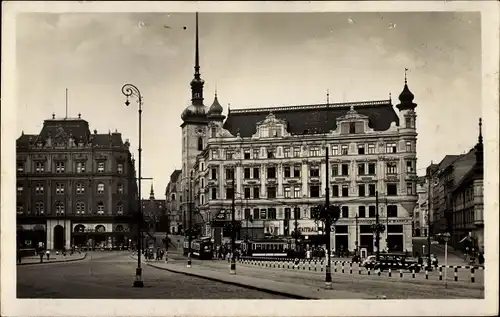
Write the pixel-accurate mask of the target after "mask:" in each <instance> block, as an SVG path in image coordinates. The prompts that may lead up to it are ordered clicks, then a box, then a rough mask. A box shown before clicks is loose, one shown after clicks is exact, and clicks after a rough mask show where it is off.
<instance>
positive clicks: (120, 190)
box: [116, 184, 123, 194]
mask: <svg viewBox="0 0 500 317" xmlns="http://www.w3.org/2000/svg"><path fill="white" fill-rule="evenodd" d="M116 190H117V192H118V194H123V184H118V185H117V186H116Z"/></svg>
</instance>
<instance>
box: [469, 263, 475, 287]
mask: <svg viewBox="0 0 500 317" xmlns="http://www.w3.org/2000/svg"><path fill="white" fill-rule="evenodd" d="M475 281H476V279H475V278H474V267H471V268H470V282H471V283H474V282H475Z"/></svg>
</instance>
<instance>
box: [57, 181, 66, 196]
mask: <svg viewBox="0 0 500 317" xmlns="http://www.w3.org/2000/svg"><path fill="white" fill-rule="evenodd" d="M56 195H64V184H63V183H56Z"/></svg>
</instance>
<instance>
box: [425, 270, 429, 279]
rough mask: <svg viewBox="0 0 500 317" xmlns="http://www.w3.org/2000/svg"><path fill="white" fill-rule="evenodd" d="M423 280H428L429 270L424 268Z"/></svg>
mask: <svg viewBox="0 0 500 317" xmlns="http://www.w3.org/2000/svg"><path fill="white" fill-rule="evenodd" d="M425 279H426V280H428V279H429V270H428V269H427V268H425Z"/></svg>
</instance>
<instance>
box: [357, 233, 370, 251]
mask: <svg viewBox="0 0 500 317" xmlns="http://www.w3.org/2000/svg"><path fill="white" fill-rule="evenodd" d="M359 240H360V241H359V247H360V248H366V250H367V251H368V254H372V253H373V235H372V234H370V235H368V234H362V235H360V238H359Z"/></svg>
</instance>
